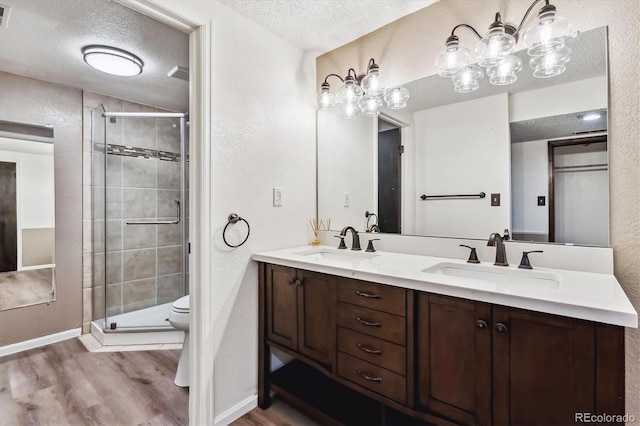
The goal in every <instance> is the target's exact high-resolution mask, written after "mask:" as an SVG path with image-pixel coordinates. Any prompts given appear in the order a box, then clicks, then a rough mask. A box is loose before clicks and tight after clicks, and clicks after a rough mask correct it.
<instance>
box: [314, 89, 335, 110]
mask: <svg viewBox="0 0 640 426" xmlns="http://www.w3.org/2000/svg"><path fill="white" fill-rule="evenodd" d="M314 103H315V105H316V108H317V109H319V110H321V109H333V107H334V106H335V104H336V95H334V94H333V93H331V90H330V88H329V87H328V86H326V87H325V86H324V85H323V86H321V87H320V90H319V91H318V93H316V97H315V99H314Z"/></svg>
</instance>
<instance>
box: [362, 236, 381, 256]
mask: <svg viewBox="0 0 640 426" xmlns="http://www.w3.org/2000/svg"><path fill="white" fill-rule="evenodd" d="M374 241H380V238H372V239H370V240H369V244H368V245H367V249H366V250H365V251H368V252H369V253H373V252H375V251H376V249H375V247H373V242H374Z"/></svg>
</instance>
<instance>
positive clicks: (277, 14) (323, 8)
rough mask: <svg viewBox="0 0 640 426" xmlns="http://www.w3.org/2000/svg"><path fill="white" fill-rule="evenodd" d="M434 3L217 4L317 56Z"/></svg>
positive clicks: (297, 0)
mask: <svg viewBox="0 0 640 426" xmlns="http://www.w3.org/2000/svg"><path fill="white" fill-rule="evenodd" d="M437 1H438V0H220V2H221V3H223V4H225V5H227V6H228V7H230V8H231V9H233V10H235V11H236V12H238V13H239V14H241V15H244V16H246V17H247V18H249V19H251V20H252V21H254V22H256V23H258V24H259V25H261V26H263V27H265V28H267V29H268V30H270V31H271V32H273V33H275V34H277V35H279V36H280V37H282V38H284V39H286V40H289V41H290V42H291V43H292V44H293V45H295V46H298V47H299V48H300V49H302V50H311V51H314V52H317V53H318V54H322V53H326V52H328V51H330V50H333V49H336V48H338V47H340V46H342V45H345V44H347V43H349V42H351V41H353V40H356V39H358V38H360V37H362V36H364V35H366V34H368V33H370V32H371V31H373V30H376V29H378V28H380V27H383V26H385V25H387V24H389V23H391V22H393V21H396V20H398V19H400V18H402V17H403V16H406V15H409V14H411V13H413V12H415V11H417V10H420V9H422V8H425V7H427V6H429V5H431V4H433V3H436V2H437Z"/></svg>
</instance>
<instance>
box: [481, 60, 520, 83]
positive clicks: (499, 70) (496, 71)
mask: <svg viewBox="0 0 640 426" xmlns="http://www.w3.org/2000/svg"><path fill="white" fill-rule="evenodd" d="M520 71H522V59H520V58H518V57H517V56H514V55H511V56H508V57H507V58H506V59H505V60H504V61H502V62H501V63H500V64H498V65H496V66H495V67H491V68H488V69H487V77H489V83H491V84H495V85H497V86H504V85H506V84H511V83H513V82H515V81H516V80H517V79H518V76H517V73H519V72H520Z"/></svg>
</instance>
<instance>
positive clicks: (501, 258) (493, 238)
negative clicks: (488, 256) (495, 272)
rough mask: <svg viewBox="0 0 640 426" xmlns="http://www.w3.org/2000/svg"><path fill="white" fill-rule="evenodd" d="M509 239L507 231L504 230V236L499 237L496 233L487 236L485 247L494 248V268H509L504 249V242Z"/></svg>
mask: <svg viewBox="0 0 640 426" xmlns="http://www.w3.org/2000/svg"><path fill="white" fill-rule="evenodd" d="M508 239H509V230H508V229H505V230H504V235H500V234H498V233H497V232H494V233H493V234H491V235H489V241H488V242H487V245H488V246H490V247H493V246H495V247H496V261H495V263H494V265H496V266H509V262H507V252H506V250H505V249H504V240H508Z"/></svg>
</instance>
